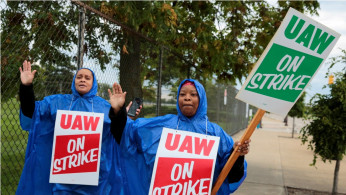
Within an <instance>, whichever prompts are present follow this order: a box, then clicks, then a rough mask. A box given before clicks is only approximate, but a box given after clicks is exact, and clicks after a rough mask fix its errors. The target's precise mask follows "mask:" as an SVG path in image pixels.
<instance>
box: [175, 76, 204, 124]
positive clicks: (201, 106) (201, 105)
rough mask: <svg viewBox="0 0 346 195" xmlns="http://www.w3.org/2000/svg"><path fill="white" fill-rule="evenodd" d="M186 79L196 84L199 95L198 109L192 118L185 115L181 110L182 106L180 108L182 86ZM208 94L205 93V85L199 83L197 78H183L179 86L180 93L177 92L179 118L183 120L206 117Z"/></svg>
mask: <svg viewBox="0 0 346 195" xmlns="http://www.w3.org/2000/svg"><path fill="white" fill-rule="evenodd" d="M186 81H190V82H193V83H194V84H195V87H196V90H197V92H198V97H199V105H198V108H197V111H196V114H195V115H194V116H192V117H190V118H188V117H186V116H185V115H183V113H182V112H181V110H180V108H179V93H180V90H181V87H182V86H183V84H184V83H185V82H186ZM207 107H208V105H207V95H206V93H205V89H204V87H203V85H202V84H201V83H199V82H198V81H196V80H193V79H185V80H183V81H182V82H181V83H180V85H179V88H178V94H177V111H178V116H179V118H181V119H182V120H194V119H197V118H198V119H202V118H203V119H205V118H206V117H207Z"/></svg>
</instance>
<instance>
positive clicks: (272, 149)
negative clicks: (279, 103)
mask: <svg viewBox="0 0 346 195" xmlns="http://www.w3.org/2000/svg"><path fill="white" fill-rule="evenodd" d="M292 122H293V120H292V118H289V120H288V126H285V125H284V123H283V117H280V116H277V115H273V114H265V115H264V117H263V118H262V124H263V128H261V129H256V130H255V132H254V133H253V135H252V137H251V140H252V141H251V146H250V153H249V154H248V155H247V156H246V160H247V162H248V176H247V178H246V179H245V181H244V183H243V184H242V185H241V186H240V188H239V189H238V190H237V191H236V192H235V193H234V194H235V195H253V194H254V195H261V194H265V195H281V194H301V195H302V194H319V195H322V194H330V193H331V191H332V187H333V176H334V167H335V161H332V162H331V163H329V162H326V163H323V161H322V160H320V159H318V160H317V163H316V167H312V166H309V164H310V163H312V160H313V152H312V151H310V150H308V149H307V145H306V144H305V145H302V143H301V140H300V139H299V138H298V136H299V134H298V133H295V134H294V138H292ZM295 122H296V127H295V129H297V131H299V130H300V128H301V127H303V126H304V125H305V124H304V121H302V120H300V119H299V120H297V119H296V121H295ZM243 133H244V131H242V132H240V133H238V134H236V135H233V138H234V139H235V140H237V139H240V137H241V136H242V134H243ZM286 187H289V188H297V189H304V190H310V191H315V192H313V193H307V192H300V193H288V190H287V188H286ZM298 191H299V190H298ZM323 192H325V193H323ZM338 192H339V193H341V194H345V195H346V160H345V159H344V160H343V161H341V163H340V170H339V182H338Z"/></svg>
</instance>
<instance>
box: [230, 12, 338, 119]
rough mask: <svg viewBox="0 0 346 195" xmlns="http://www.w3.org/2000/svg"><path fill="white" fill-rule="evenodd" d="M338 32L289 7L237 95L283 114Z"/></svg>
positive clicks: (300, 90)
mask: <svg viewBox="0 0 346 195" xmlns="http://www.w3.org/2000/svg"><path fill="white" fill-rule="evenodd" d="M339 37H340V34H339V33H337V32H335V31H334V30H332V29H330V28H328V27H326V26H324V25H323V24H320V23H318V22H316V21H315V20H313V19H311V18H309V17H307V16H305V15H304V14H302V13H300V12H298V11H297V10H295V9H292V8H290V9H289V11H288V13H287V14H286V16H285V18H284V20H283V21H282V23H281V25H280V27H279V29H278V30H277V32H276V33H275V35H274V37H273V38H272V40H271V41H270V43H269V44H268V46H267V48H266V49H265V51H264V52H263V54H262V55H261V57H260V59H259V60H258V61H257V63H256V65H255V67H254V68H253V69H252V71H251V73H250V75H249V76H248V78H247V80H246V82H245V83H244V84H243V86H242V88H241V90H240V91H239V93H238V94H237V96H236V98H237V99H239V100H242V101H244V102H246V103H249V104H252V105H254V106H256V107H258V108H261V109H263V110H266V111H269V112H273V113H276V114H279V115H282V116H285V115H286V114H287V113H288V112H289V110H290V109H291V108H292V106H293V105H294V104H295V102H296V101H297V100H298V98H299V96H300V95H301V94H302V92H303V91H304V89H305V88H306V87H307V86H308V84H309V83H310V82H311V80H312V78H313V77H314V76H315V74H316V72H317V71H318V69H319V68H320V67H321V65H322V64H323V62H324V61H325V60H326V58H327V57H328V55H329V53H330V52H331V51H332V49H333V48H334V46H335V44H336V42H337V40H338V39H339Z"/></svg>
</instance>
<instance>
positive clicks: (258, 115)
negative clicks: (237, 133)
mask: <svg viewBox="0 0 346 195" xmlns="http://www.w3.org/2000/svg"><path fill="white" fill-rule="evenodd" d="M265 112H266V111H265V110H262V109H258V110H257V112H256V114H255V116H254V118H253V119H252V120H251V123H250V125H249V126H248V128H247V129H246V131H245V133H244V134H243V136H242V137H241V139H240V140H239V141H240V143H242V144H243V143H244V142H245V141H246V140H248V139H250V137H251V135H252V133H253V132H254V131H255V129H256V126H257V125H258V123H259V122H260V121H261V119H262V117H263V115H264V114H265ZM238 147H239V146H237V147H236V148H235V149H234V152H233V153H232V155H231V156H230V157H229V158H228V160H227V162H226V164H225V166H224V167H223V169H222V171H221V173H220V175H219V177H218V178H217V180H216V182H215V184H214V187H213V189H212V191H211V194H212V195H216V193H217V191H218V190H219V188H220V187H221V184H222V183H223V181H224V180H225V179H226V177H227V175H228V173H229V171H230V170H231V168H232V167H233V165H234V163H235V161H236V160H237V159H238V157H239V155H240V153H239V152H236V151H237V150H238Z"/></svg>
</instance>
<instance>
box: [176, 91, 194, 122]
mask: <svg viewBox="0 0 346 195" xmlns="http://www.w3.org/2000/svg"><path fill="white" fill-rule="evenodd" d="M178 102H179V108H180V111H181V112H182V113H183V115H185V116H187V117H192V116H194V115H195V114H196V111H197V108H198V104H199V96H198V92H197V90H196V87H195V86H193V85H184V86H183V87H181V89H180V93H179V99H178Z"/></svg>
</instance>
